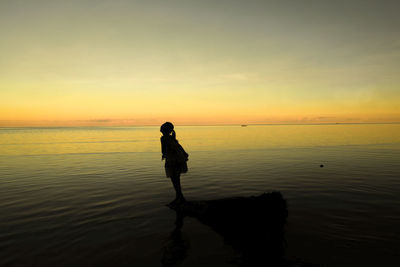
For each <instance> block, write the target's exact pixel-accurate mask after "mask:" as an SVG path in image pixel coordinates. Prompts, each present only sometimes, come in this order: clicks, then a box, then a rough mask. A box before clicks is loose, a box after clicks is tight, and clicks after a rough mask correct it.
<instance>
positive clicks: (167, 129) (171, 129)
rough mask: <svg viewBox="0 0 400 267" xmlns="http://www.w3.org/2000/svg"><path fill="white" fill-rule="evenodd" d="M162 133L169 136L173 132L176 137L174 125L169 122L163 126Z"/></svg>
mask: <svg viewBox="0 0 400 267" xmlns="http://www.w3.org/2000/svg"><path fill="white" fill-rule="evenodd" d="M160 132H162V133H163V135H169V134H170V133H171V132H172V135H173V136H174V137H175V131H174V125H173V124H172V123H170V122H168V121H167V122H166V123H164V124H163V125H161V127H160Z"/></svg>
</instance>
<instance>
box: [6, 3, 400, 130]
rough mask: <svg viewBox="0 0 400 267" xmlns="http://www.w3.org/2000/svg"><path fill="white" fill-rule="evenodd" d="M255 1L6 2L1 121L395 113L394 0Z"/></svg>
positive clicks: (246, 120)
mask: <svg viewBox="0 0 400 267" xmlns="http://www.w3.org/2000/svg"><path fill="white" fill-rule="evenodd" d="M33 2H35V3H33ZM300 2H301V1H300ZM94 3H96V4H94ZM251 3H252V4H249V3H247V2H243V1H218V3H216V2H214V1H201V2H192V1H185V2H179V3H178V2H172V3H169V4H168V5H166V4H165V2H164V1H151V2H147V3H144V2H143V3H133V2H127V1H100V2H93V1H67V2H61V1H60V2H58V1H54V2H52V1H50V2H47V1H39V2H36V1H25V2H24V1H21V2H18V3H16V2H13V1H4V2H1V3H0V34H1V36H2V42H1V44H0V59H1V60H0V126H52V125H54V126H60V125H65V126H71V125H157V124H160V123H162V122H164V121H173V122H175V123H176V124H189V125H193V124H250V123H334V122H351V123H353V122H356V123H357V122H400V108H399V104H398V103H400V78H399V77H400V73H399V70H400V39H399V38H398V29H399V27H400V19H399V16H397V13H396V12H394V10H398V9H396V8H398V6H397V4H396V3H391V4H388V5H380V4H379V5H378V4H377V3H369V2H368V3H365V2H362V3H363V4H362V5H360V3H361V2H360V1H349V2H348V3H346V5H340V4H339V3H335V4H334V5H333V4H332V5H331V4H326V3H325V4H322V3H320V2H315V3H314V4H313V5H312V8H310V7H309V6H306V5H305V3H303V4H300V3H297V2H296V3H293V4H292V5H291V6H287V5H284V4H280V3H265V2H262V1H254V2H253V1H251ZM391 5H395V6H391Z"/></svg>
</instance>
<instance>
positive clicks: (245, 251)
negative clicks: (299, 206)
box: [162, 192, 288, 266]
mask: <svg viewBox="0 0 400 267" xmlns="http://www.w3.org/2000/svg"><path fill="white" fill-rule="evenodd" d="M170 207H171V208H172V209H174V210H175V211H176V212H177V220H176V228H175V230H174V231H173V232H172V233H171V241H170V243H169V244H168V245H167V246H166V247H165V252H164V256H163V259H162V263H163V266H175V265H176V264H177V263H179V262H181V261H182V260H184V259H185V257H186V255H187V249H188V242H187V241H185V240H184V238H182V236H181V231H180V229H181V227H182V224H183V216H191V217H194V218H197V219H198V220H199V221H200V222H201V223H203V224H205V225H208V226H210V227H211V228H212V229H213V230H214V231H215V232H216V233H218V234H219V235H221V236H222V237H223V238H224V241H225V243H226V244H229V245H231V246H232V247H233V249H234V250H235V251H236V253H237V254H238V261H239V265H240V266H283V265H284V226H285V224H286V219H287V215H288V211H287V205H286V201H285V199H283V197H282V195H281V193H279V192H273V193H269V194H265V193H264V194H262V195H260V196H257V197H236V198H226V199H216V200H208V201H188V202H186V203H184V204H180V205H175V206H170ZM211 264H212V263H211Z"/></svg>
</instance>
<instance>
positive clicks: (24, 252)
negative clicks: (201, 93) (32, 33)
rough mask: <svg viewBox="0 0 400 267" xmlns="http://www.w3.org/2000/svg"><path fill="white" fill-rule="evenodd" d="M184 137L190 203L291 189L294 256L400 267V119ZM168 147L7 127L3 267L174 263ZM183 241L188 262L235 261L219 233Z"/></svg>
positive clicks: (129, 137) (110, 130)
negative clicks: (169, 258)
mask: <svg viewBox="0 0 400 267" xmlns="http://www.w3.org/2000/svg"><path fill="white" fill-rule="evenodd" d="M175 130H176V133H177V139H178V140H179V142H180V143H181V144H182V146H183V147H184V148H185V150H186V151H187V152H188V153H189V155H190V156H189V161H188V166H189V172H188V173H186V174H184V175H183V176H182V188H183V192H184V195H185V197H186V199H188V200H211V199H220V198H225V197H232V196H252V195H260V194H262V193H264V192H271V191H280V192H281V193H282V195H283V197H284V198H285V199H286V200H287V203H288V211H289V216H288V221H287V225H286V231H285V232H286V242H287V248H286V256H285V257H286V258H287V259H288V260H291V261H299V262H303V263H310V264H316V265H320V266H399V264H400V261H399V258H400V257H399V255H400V227H399V226H400V124H335V125H249V126H247V127H241V126H176V128H175ZM160 149H161V145H160V132H159V127H68V128H0V266H101V265H105V266H126V265H129V266H162V259H163V257H166V255H165V249H166V247H167V246H168V244H169V242H170V235H171V232H172V231H173V230H174V228H175V212H174V211H172V210H171V209H169V208H168V207H166V206H165V205H166V204H167V203H169V202H170V201H171V200H173V199H174V190H173V187H172V184H171V182H170V180H169V179H168V178H166V177H165V172H164V167H163V164H164V162H163V161H161V153H160ZM321 165H323V167H321ZM182 233H183V235H184V238H185V240H186V241H187V242H188V243H190V246H188V249H187V251H186V254H187V255H186V257H185V259H184V260H183V261H182V262H181V264H180V265H179V266H234V262H232V260H231V258H232V255H233V252H232V248H230V247H229V245H227V244H225V243H224V240H223V238H222V237H220V236H219V235H218V234H216V233H215V232H213V231H212V230H211V229H209V228H208V227H207V226H206V225H203V224H200V223H199V222H197V221H196V220H195V219H192V218H185V220H184V225H183V228H182Z"/></svg>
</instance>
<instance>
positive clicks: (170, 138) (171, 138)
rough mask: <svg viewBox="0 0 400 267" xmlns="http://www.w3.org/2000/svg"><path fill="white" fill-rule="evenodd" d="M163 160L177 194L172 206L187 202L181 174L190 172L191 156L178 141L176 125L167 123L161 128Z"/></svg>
mask: <svg viewBox="0 0 400 267" xmlns="http://www.w3.org/2000/svg"><path fill="white" fill-rule="evenodd" d="M160 132H161V133H162V134H163V136H162V137H161V152H162V158H161V159H162V160H164V159H165V174H166V176H167V177H169V178H171V182H172V185H173V186H174V189H175V192H176V198H175V200H174V201H172V202H171V203H170V204H179V203H182V202H185V201H186V200H185V198H184V197H183V194H182V188H181V178H180V177H181V173H186V172H187V171H188V167H187V161H188V158H189V154H188V153H186V151H185V150H184V149H183V147H182V146H181V145H180V144H179V143H178V140H176V134H175V131H174V125H173V124H172V123H170V122H166V123H164V124H163V125H161V127H160Z"/></svg>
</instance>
